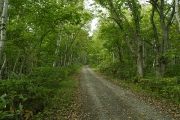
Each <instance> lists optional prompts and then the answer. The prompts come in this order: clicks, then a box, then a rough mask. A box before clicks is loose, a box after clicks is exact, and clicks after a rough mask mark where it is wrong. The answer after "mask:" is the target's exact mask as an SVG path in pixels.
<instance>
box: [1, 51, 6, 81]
mask: <svg viewBox="0 0 180 120" xmlns="http://www.w3.org/2000/svg"><path fill="white" fill-rule="evenodd" d="M6 62H7V60H6V54H4V62H3V65H2V67H1V70H0V79H2V78H3V76H2V74H3V71H4V68H5V65H6Z"/></svg>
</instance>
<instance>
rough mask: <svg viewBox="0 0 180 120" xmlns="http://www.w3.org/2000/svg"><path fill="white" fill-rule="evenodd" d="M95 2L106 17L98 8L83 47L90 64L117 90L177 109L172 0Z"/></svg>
mask: <svg viewBox="0 0 180 120" xmlns="http://www.w3.org/2000/svg"><path fill="white" fill-rule="evenodd" d="M96 3H97V4H98V5H100V6H101V7H103V8H104V9H106V14H104V12H102V10H99V15H100V16H101V18H100V20H99V21H100V23H99V26H98V29H97V30H96V31H95V32H94V34H93V37H92V40H91V43H90V45H89V46H90V47H89V49H88V52H89V54H88V60H89V61H88V62H89V64H90V65H91V66H92V67H93V68H95V69H96V70H98V71H100V72H101V73H103V74H105V75H106V76H110V77H111V78H113V79H115V81H116V82H117V83H118V84H120V85H121V86H127V87H129V88H131V89H135V90H137V91H140V92H144V94H146V95H150V96H156V98H158V99H162V101H164V100H165V101H167V103H168V102H169V103H172V104H175V105H176V106H180V72H179V71H180V62H179V61H180V56H179V53H180V49H179V45H180V44H179V42H178V41H179V38H180V34H179V27H178V22H177V21H176V17H175V14H176V13H175V8H176V7H177V6H175V1H173V2H172V3H170V2H168V1H167V0H164V1H155V0H150V1H149V2H146V3H140V2H138V0H126V1H121V2H119V3H121V4H117V3H116V2H113V1H111V0H106V1H104V2H102V1H101V0H97V1H96ZM178 6H179V5H178ZM103 11H104V10H103ZM177 112H180V109H179V110H177ZM177 114H178V113H177Z"/></svg>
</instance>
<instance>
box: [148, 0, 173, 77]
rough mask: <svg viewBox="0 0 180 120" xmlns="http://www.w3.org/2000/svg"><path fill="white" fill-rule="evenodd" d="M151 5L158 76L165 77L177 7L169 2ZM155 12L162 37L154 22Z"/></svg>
mask: <svg viewBox="0 0 180 120" xmlns="http://www.w3.org/2000/svg"><path fill="white" fill-rule="evenodd" d="M150 3H151V5H152V13H151V24H152V27H153V31H154V39H155V44H154V48H155V53H156V76H163V75H164V73H165V70H166V67H167V64H168V62H167V59H168V58H167V55H166V53H167V51H168V48H169V30H170V27H171V25H172V19H173V16H174V14H175V5H174V2H173V3H172V4H171V5H169V4H168V3H167V1H164V0H161V1H158V0H151V1H150ZM155 12H157V14H158V16H159V19H160V20H159V23H160V27H161V34H162V36H161V37H160V36H159V35H158V31H157V25H156V24H155V22H154V17H155Z"/></svg>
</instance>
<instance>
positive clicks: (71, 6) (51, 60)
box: [0, 0, 92, 120]
mask: <svg viewBox="0 0 180 120" xmlns="http://www.w3.org/2000/svg"><path fill="white" fill-rule="evenodd" d="M0 14H1V19H0V22H1V30H0V31H1V32H0V119H1V120H30V119H34V120H44V119H65V117H66V119H69V116H71V115H70V114H71V113H72V111H74V109H75V108H74V107H73V106H72V105H73V102H74V100H75V98H74V96H75V93H76V91H77V82H76V76H78V73H77V70H78V69H79V68H80V67H81V65H82V63H83V62H84V57H85V47H84V46H85V45H86V44H87V41H88V40H89V36H88V30H89V28H88V25H87V24H88V22H89V20H91V18H92V17H91V16H92V15H91V14H90V12H89V11H87V10H85V9H84V2H83V0H80V1H79V0H73V1H59V0H16V1H14V0H9V1H8V0H0ZM69 111H70V112H71V113H69Z"/></svg>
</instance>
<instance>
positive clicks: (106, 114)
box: [80, 66, 174, 120]
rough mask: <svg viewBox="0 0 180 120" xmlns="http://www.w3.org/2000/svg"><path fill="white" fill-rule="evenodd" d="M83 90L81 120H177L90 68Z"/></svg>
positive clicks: (83, 78) (84, 74)
mask: <svg viewBox="0 0 180 120" xmlns="http://www.w3.org/2000/svg"><path fill="white" fill-rule="evenodd" d="M80 87H81V92H82V93H81V94H82V95H81V99H82V104H83V105H82V107H83V111H84V112H83V115H82V120H174V119H173V117H172V116H171V115H166V114H164V113H163V112H162V111H159V110H157V109H156V108H155V107H154V106H153V105H151V104H150V103H146V102H145V101H143V100H140V99H139V98H138V97H137V96H135V95H134V94H133V93H132V92H131V91H129V90H125V89H123V88H121V87H120V86H118V85H116V84H113V83H111V82H110V81H108V80H106V79H104V78H103V77H101V76H99V75H97V74H96V73H95V72H94V71H93V70H92V69H90V68H88V67H87V66H84V67H83V70H82V73H81V77H80Z"/></svg>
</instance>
